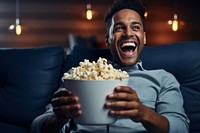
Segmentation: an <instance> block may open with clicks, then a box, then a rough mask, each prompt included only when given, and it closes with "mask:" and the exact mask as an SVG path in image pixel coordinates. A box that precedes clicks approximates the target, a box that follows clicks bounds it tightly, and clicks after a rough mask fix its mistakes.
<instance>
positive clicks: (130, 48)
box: [106, 9, 146, 66]
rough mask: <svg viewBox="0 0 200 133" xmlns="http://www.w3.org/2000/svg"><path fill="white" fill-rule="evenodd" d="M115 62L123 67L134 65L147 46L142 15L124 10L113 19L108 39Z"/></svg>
mask: <svg viewBox="0 0 200 133" xmlns="http://www.w3.org/2000/svg"><path fill="white" fill-rule="evenodd" d="M106 42H107V45H108V46H109V48H110V50H111V53H112V58H113V61H115V62H118V63H119V64H121V65H122V66H130V65H134V64H135V63H136V62H137V60H138V58H139V55H140V53H141V51H142V49H143V47H144V45H145V44H146V35H145V32H144V28H143V24H142V20H141V17H140V15H139V14H138V13H137V12H135V11H133V10H130V9H122V10H120V11H118V12H116V13H115V14H114V15H113V17H112V23H111V26H110V29H109V34H108V35H107V38H106Z"/></svg>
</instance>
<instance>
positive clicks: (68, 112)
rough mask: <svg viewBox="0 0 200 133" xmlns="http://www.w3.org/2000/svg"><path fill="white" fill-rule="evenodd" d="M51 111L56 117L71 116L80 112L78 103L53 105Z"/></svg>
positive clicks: (66, 117) (67, 117)
mask: <svg viewBox="0 0 200 133" xmlns="http://www.w3.org/2000/svg"><path fill="white" fill-rule="evenodd" d="M53 111H54V113H55V114H56V115H57V116H58V117H63V118H65V119H70V118H73V117H75V116H78V115H80V114H81V113H82V112H81V110H80V105H79V104H74V105H70V106H59V107H55V108H53Z"/></svg>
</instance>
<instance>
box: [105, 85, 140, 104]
mask: <svg viewBox="0 0 200 133" xmlns="http://www.w3.org/2000/svg"><path fill="white" fill-rule="evenodd" d="M107 98H108V99H109V100H126V101H133V100H134V101H139V99H138V97H137V94H136V92H135V91H134V90H133V89H131V88H130V87H128V86H118V87H116V88H115V90H114V93H112V94H109V95H108V97H107Z"/></svg>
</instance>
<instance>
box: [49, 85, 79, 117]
mask: <svg viewBox="0 0 200 133" xmlns="http://www.w3.org/2000/svg"><path fill="white" fill-rule="evenodd" d="M78 102H79V99H78V97H76V96H73V95H72V93H71V92H70V91H68V90H66V89H59V90H58V91H56V92H55V93H54V95H53V99H52V100H51V104H52V106H53V111H54V113H55V114H56V115H57V117H59V118H65V119H70V118H73V117H75V116H77V115H80V114H81V107H80V104H79V103H78Z"/></svg>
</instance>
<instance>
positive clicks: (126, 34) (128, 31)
mask: <svg viewBox="0 0 200 133" xmlns="http://www.w3.org/2000/svg"><path fill="white" fill-rule="evenodd" d="M124 36H127V37H133V36H134V32H133V30H132V29H131V28H130V27H127V28H126V30H124Z"/></svg>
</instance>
